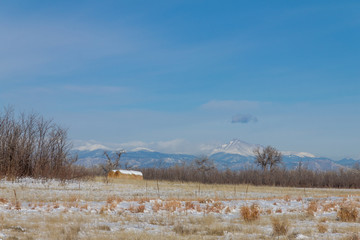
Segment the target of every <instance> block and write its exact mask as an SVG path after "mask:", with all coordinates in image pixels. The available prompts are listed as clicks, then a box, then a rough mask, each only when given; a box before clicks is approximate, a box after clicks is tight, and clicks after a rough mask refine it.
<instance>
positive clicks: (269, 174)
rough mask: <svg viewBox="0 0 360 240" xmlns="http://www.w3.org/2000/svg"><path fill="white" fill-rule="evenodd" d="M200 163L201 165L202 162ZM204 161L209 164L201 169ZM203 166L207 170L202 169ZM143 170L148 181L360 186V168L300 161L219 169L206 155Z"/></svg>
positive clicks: (322, 186) (287, 185)
mask: <svg viewBox="0 0 360 240" xmlns="http://www.w3.org/2000/svg"><path fill="white" fill-rule="evenodd" d="M197 162H200V163H202V164H200V165H199V164H197ZM204 162H205V163H204ZM209 162H210V163H209ZM204 164H205V165H206V166H210V167H206V168H201V166H202V165H204ZM200 169H205V170H204V171H201V170H200ZM141 171H142V172H143V175H144V179H149V180H167V181H180V182H200V183H209V184H252V185H270V186H283V187H319V188H326V187H328V188H360V170H358V169H346V170H345V169H342V170H339V171H327V172H322V171H312V170H309V169H306V168H303V167H302V166H301V164H299V166H298V167H297V168H296V169H294V170H286V169H284V168H276V167H274V165H273V167H272V168H271V171H266V170H265V171H264V170H263V169H256V168H251V169H246V170H239V171H233V170H230V169H228V170H225V171H219V170H217V169H216V168H213V167H211V161H209V160H206V159H204V158H203V159H197V160H195V161H194V162H193V163H191V164H182V165H176V166H173V167H170V168H147V169H141Z"/></svg>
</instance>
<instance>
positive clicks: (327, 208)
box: [322, 202, 336, 212]
mask: <svg viewBox="0 0 360 240" xmlns="http://www.w3.org/2000/svg"><path fill="white" fill-rule="evenodd" d="M322 206H323V211H324V212H330V211H331V210H334V209H335V207H336V203H335V202H329V203H325V204H323V205H322Z"/></svg>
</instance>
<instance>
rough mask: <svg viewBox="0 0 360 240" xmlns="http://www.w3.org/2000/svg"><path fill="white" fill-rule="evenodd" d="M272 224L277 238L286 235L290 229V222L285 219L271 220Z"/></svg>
mask: <svg viewBox="0 0 360 240" xmlns="http://www.w3.org/2000/svg"><path fill="white" fill-rule="evenodd" d="M271 224H272V228H273V234H274V235H276V236H281V235H286V234H287V233H288V231H289V228H290V224H289V221H288V219H287V218H285V217H281V218H280V217H276V218H271Z"/></svg>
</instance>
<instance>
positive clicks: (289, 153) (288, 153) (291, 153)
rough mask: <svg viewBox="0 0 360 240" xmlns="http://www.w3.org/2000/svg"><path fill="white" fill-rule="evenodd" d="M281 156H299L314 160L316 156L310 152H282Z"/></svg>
mask: <svg viewBox="0 0 360 240" xmlns="http://www.w3.org/2000/svg"><path fill="white" fill-rule="evenodd" d="M281 154H283V155H285V156H297V157H301V158H304V157H310V158H314V157H315V155H313V154H311V153H308V152H292V151H282V152H281Z"/></svg>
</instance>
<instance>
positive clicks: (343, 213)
mask: <svg viewBox="0 0 360 240" xmlns="http://www.w3.org/2000/svg"><path fill="white" fill-rule="evenodd" d="M359 210H360V190H355V189H308V188H282V187H269V186H267V187H265V186H252V185H210V184H198V183H180V182H164V181H159V182H157V181H146V180H144V181H137V180H121V179H116V180H115V179H112V180H110V182H109V183H106V182H105V179H103V178H95V179H90V180H86V181H84V180H81V181H57V180H36V179H31V178H25V179H17V180H16V181H8V180H5V179H3V180H1V181H0V239H156V240H159V239H359V237H360V235H359V232H360V222H359V217H358V211H359Z"/></svg>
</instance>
